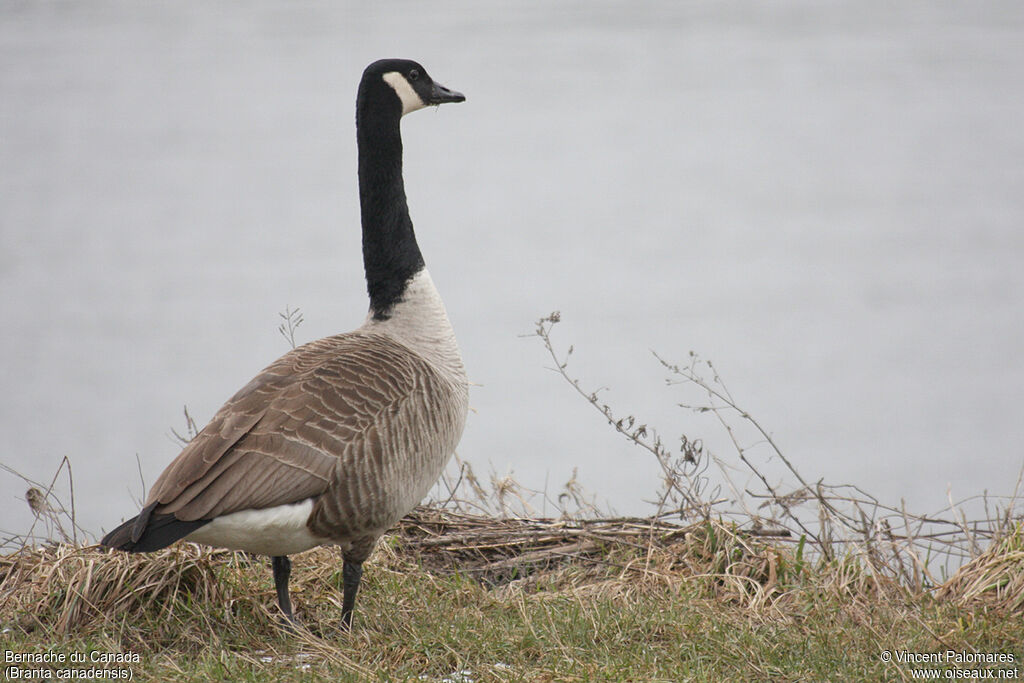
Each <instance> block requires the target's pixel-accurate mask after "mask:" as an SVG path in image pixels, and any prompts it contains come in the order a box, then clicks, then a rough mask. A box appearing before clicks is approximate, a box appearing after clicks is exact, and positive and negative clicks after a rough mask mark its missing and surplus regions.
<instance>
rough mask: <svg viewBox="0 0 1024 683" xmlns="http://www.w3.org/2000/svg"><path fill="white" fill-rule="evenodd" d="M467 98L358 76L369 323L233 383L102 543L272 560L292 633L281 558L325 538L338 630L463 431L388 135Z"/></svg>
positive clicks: (463, 392) (411, 67)
mask: <svg viewBox="0 0 1024 683" xmlns="http://www.w3.org/2000/svg"><path fill="white" fill-rule="evenodd" d="M465 99H466V98H465V97H464V96H463V95H462V94H460V93H457V92H454V91H452V90H448V89H447V88H445V87H443V86H441V85H440V84H438V83H435V82H434V81H433V80H432V79H431V78H430V76H429V75H427V72H426V70H425V69H424V68H423V67H422V66H420V65H419V64H417V63H416V62H413V61H409V60H403V59H385V60H380V61H377V62H374V63H373V64H370V65H369V66H368V67H366V70H365V71H364V72H363V77H362V80H361V81H360V83H359V92H358V96H357V98H356V138H357V143H358V147H359V201H360V206H361V218H362V233H363V265H364V267H365V270H366V285H367V291H368V292H369V295H370V310H369V314H368V315H367V317H366V321H365V322H364V323H363V325H362V326H361V327H360V328H358V329H357V330H355V331H353V332H349V333H347V334H340V335H336V336H333V337H327V338H325V339H320V340H317V341H314V342H311V343H309V344H305V345H304V346H300V347H298V348H296V349H294V350H293V351H291V352H289V353H287V354H285V355H284V356H282V357H281V358H279V359H278V360H277V361H275V362H274V363H273V364H271V365H270V366H269V367H267V368H266V369H265V370H264V371H263V372H261V373H260V374H258V375H257V376H256V377H255V378H254V379H253V380H252V381H251V382H249V383H248V384H246V385H245V386H244V387H242V389H241V390H240V391H239V392H238V393H236V394H235V395H234V396H232V397H231V399H229V400H228V402H227V403H225V404H224V406H223V407H222V408H221V409H220V410H219V411H218V412H217V414H216V415H214V417H213V419H212V420H211V421H210V423H209V424H208V425H206V427H205V428H204V429H203V430H202V431H201V432H200V433H199V434H198V435H196V437H195V438H194V439H192V441H191V442H190V443H189V444H188V445H187V446H186V447H185V449H184V450H183V451H182V452H181V454H180V455H178V457H177V458H176V459H175V460H174V461H173V462H172V463H171V464H170V465H169V466H168V467H167V469H166V470H164V472H163V474H161V475H160V478H159V479H157V481H156V483H155V484H154V485H153V489H152V490H151V491H150V492H149V496H148V498H147V499H146V504H145V506H144V507H143V508H142V512H140V513H139V515H138V516H137V517H134V518H132V519H130V520H128V521H127V522H125V523H124V524H122V525H121V526H119V527H117V528H116V529H114V530H113V531H111V532H110V533H109V534H107V535H106V537H104V539H103V540H102V541H101V543H102V544H103V545H105V546H107V547H110V548H116V549H118V550H125V551H128V552H149V551H153V550H158V549H160V548H164V547H166V546H168V545H170V544H171V543H174V542H175V541H177V540H179V539H182V538H184V539H187V540H190V541H196V542H198V543H204V544H208V545H212V546H218V547H225V548H232V549H235V550H247V551H249V552H253V553H259V554H263V555H270V556H271V558H272V561H271V566H272V567H273V571H274V584H275V587H276V589H277V598H278V604H279V605H280V607H281V611H282V612H283V613H284V615H285V617H286V618H287V619H288V621H289V622H290V621H294V617H293V615H292V607H291V600H290V599H289V595H288V577H289V574H290V572H291V561H290V560H289V559H288V555H291V554H293V553H298V552H302V551H304V550H308V549H310V548H313V547H315V546H317V545H321V544H326V543H334V544H337V545H340V546H341V548H342V557H343V560H344V563H343V569H342V576H343V585H344V598H343V604H342V615H341V616H342V624H343V626H344V628H346V629H347V628H349V627H350V625H351V622H352V608H353V606H354V604H355V597H356V592H357V591H358V589H359V580H360V577H361V576H362V564H363V561H364V560H366V558H367V557H368V556H369V555H370V552H371V550H373V547H374V545H375V543H376V542H377V539H378V538H379V537H380V536H381V535H382V534H383V533H384V532H385V531H386V530H387V529H389V528H390V527H392V526H393V525H394V524H395V523H396V522H398V520H399V519H401V518H402V516H403V515H405V514H406V513H407V512H408V511H409V510H411V509H412V508H413V506H415V505H416V504H417V503H418V502H419V501H420V500H422V498H423V497H424V496H425V495H426V493H427V491H428V490H429V489H430V487H431V486H432V485H433V484H434V482H435V481H436V480H437V477H438V476H439V475H440V473H441V471H442V469H443V468H444V465H445V463H446V462H447V461H448V458H449V457H450V456H451V454H452V452H453V451H454V450H455V447H456V445H458V442H459V439H460V438H461V436H462V429H463V426H464V425H465V421H466V413H467V409H468V405H469V388H468V387H469V385H468V381H467V378H466V371H465V368H464V367H463V364H462V356H461V355H460V353H459V348H458V345H457V344H456V342H455V334H454V332H453V331H452V327H451V324H450V323H449V321H448V315H447V313H446V312H445V308H444V304H443V303H442V302H441V297H440V296H439V295H438V292H437V290H436V289H435V288H434V284H433V282H432V281H431V279H430V275H429V273H428V272H427V269H426V267H425V266H424V262H423V256H422V254H421V253H420V249H419V246H418V245H417V244H416V236H415V234H414V232H413V227H412V220H411V219H410V218H409V208H408V206H407V204H406V198H405V187H404V184H403V180H402V137H401V131H400V125H399V122H400V119H401V117H402V116H404V115H405V114H408V113H409V112H412V111H415V110H417V109H421V108H423V107H426V106H428V105H439V104H442V103H445V102H462V101H464V100H465Z"/></svg>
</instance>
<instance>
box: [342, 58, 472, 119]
mask: <svg viewBox="0 0 1024 683" xmlns="http://www.w3.org/2000/svg"><path fill="white" fill-rule="evenodd" d="M465 99H466V97H465V95H463V94H462V93H460V92H455V91H454V90H450V89H448V88H446V87H444V86H443V85H441V84H440V83H437V82H435V81H434V79H433V78H431V77H430V74H428V73H427V70H426V69H424V68H423V67H422V66H421V65H420V64H418V63H417V62H414V61H412V60H411V59H381V60H378V61H376V62H374V63H373V64H371V65H369V66H368V67H366V70H365V71H363V79H362V81H360V83H359V96H358V101H359V103H360V105H361V106H360V109H361V108H363V107H372V108H374V109H377V110H378V111H377V112H376V113H378V114H383V113H385V112H387V113H397V114H398V116H399V117H402V116H405V115H406V114H408V113H410V112H414V111H416V110H417V109H423V108H424V107H428V106H432V105H439V104H445V103H446V102H463V101H465Z"/></svg>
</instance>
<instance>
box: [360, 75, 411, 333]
mask: <svg viewBox="0 0 1024 683" xmlns="http://www.w3.org/2000/svg"><path fill="white" fill-rule="evenodd" d="M380 85H382V86H383V85H384V84H383V83H381V84H380ZM384 87H387V86H384ZM369 94H370V93H360V95H361V97H360V98H359V103H358V105H357V108H356V141H357V143H358V145H359V204H360V209H361V215H362V225H363V267H364V268H365V269H366V289H367V292H368V293H369V295H370V311H371V313H372V315H373V318H374V319H375V320H387V319H388V318H389V317H391V311H392V309H393V308H394V305H395V304H397V303H398V302H399V301H401V300H402V295H403V293H404V292H405V288H406V285H408V283H409V281H410V280H411V279H412V277H413V276H414V275H415V274H416V273H418V272H419V271H420V270H422V269H423V266H424V262H423V255H422V254H421V253H420V248H419V245H418V244H416V234H415V233H414V232H413V229H412V219H411V218H410V217H409V206H408V204H407V202H406V199H405V183H404V182H403V180H402V134H401V129H400V119H401V106H400V104H399V103H398V98H397V97H394V95H393V94H392V95H391V98H390V99H383V98H380V99H378V98H372V97H365V96H363V95H369ZM375 101H376V102H377V103H378V106H374V102H375ZM395 105H398V106H395Z"/></svg>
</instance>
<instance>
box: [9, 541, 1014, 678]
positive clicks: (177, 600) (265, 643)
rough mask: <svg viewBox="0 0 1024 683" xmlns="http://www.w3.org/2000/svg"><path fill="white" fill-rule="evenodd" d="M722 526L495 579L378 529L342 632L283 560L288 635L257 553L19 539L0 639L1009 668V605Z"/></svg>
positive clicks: (834, 668) (418, 668) (752, 664)
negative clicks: (754, 539) (939, 592)
mask: <svg viewBox="0 0 1024 683" xmlns="http://www.w3.org/2000/svg"><path fill="white" fill-rule="evenodd" d="M726 531H727V530H726V529H718V530H717V532H715V533H714V534H712V533H710V532H709V533H708V535H707V536H706V537H704V538H693V537H691V538H689V539H688V540H687V541H686V543H677V544H674V545H668V546H665V547H658V548H654V547H652V548H649V549H647V551H646V552H644V551H642V550H639V549H635V548H622V547H613V548H608V549H606V550H605V551H603V552H602V553H601V554H600V555H599V556H597V557H595V556H588V557H583V556H580V557H570V558H566V559H565V560H564V561H562V562H560V563H558V564H557V566H552V567H549V568H548V569H547V570H545V571H534V572H532V573H530V572H525V571H524V575H525V578H523V579H522V580H519V581H514V582H512V583H511V584H503V585H500V586H497V587H488V586H487V585H485V584H484V583H483V582H480V581H478V580H476V579H473V578H470V577H469V576H468V575H467V574H465V573H451V572H450V571H447V570H446V571H440V570H437V569H435V570H432V571H428V570H427V569H425V568H424V567H425V566H426V565H427V564H428V563H426V562H425V561H424V558H423V556H421V555H419V554H417V553H415V552H411V551H410V549H409V548H408V547H406V546H405V545H404V544H403V543H401V542H399V541H397V540H393V541H392V542H385V543H382V544H381V547H379V548H378V551H377V552H376V553H375V555H374V557H373V558H371V560H370V562H368V563H367V565H366V572H365V574H364V580H363V586H362V589H361V592H360V595H359V600H358V604H357V608H356V615H355V625H354V629H353V631H352V632H351V633H344V632H342V631H341V627H340V619H339V616H340V602H341V573H340V560H339V558H338V556H337V554H336V553H334V552H332V551H329V550H325V549H320V550H314V551H311V552H309V553H305V554H303V555H298V556H295V558H294V570H293V575H292V586H293V601H294V603H295V606H296V610H297V614H298V616H299V618H300V620H301V621H302V623H303V625H304V628H303V629H302V630H300V631H299V632H298V633H288V632H285V631H282V630H281V629H280V628H279V627H278V625H277V620H276V614H275V597H274V592H273V585H272V580H271V574H270V570H269V567H268V566H267V564H268V563H267V562H265V561H262V560H258V559H249V558H246V557H244V556H243V555H240V554H232V553H227V552H223V551H208V550H201V549H199V548H197V547H195V546H189V545H179V546H177V547H174V548H170V549H167V550H165V551H161V552H159V553H154V554H152V555H150V556H146V557H132V556H127V555H123V554H111V553H106V552H102V551H100V550H98V549H96V548H95V547H85V548H71V547H68V546H62V547H59V548H54V547H51V548H50V549H48V550H46V551H23V552H22V553H20V554H19V555H15V556H10V557H7V558H2V560H0V630H2V631H3V634H2V635H0V651H5V650H11V651H13V652H19V653H23V652H46V651H48V650H52V651H55V652H60V653H65V655H66V656H69V657H70V656H71V655H72V653H86V654H87V653H89V652H90V651H94V650H95V651H99V652H134V653H137V654H138V655H139V659H140V661H139V662H138V663H135V664H122V665H119V666H122V667H130V668H131V669H132V673H133V674H134V679H135V680H154V681H165V680H194V681H267V680H281V681H309V680H331V681H335V680H340V681H362V680H379V681H405V680H426V681H443V680H448V681H470V680H472V681H477V682H482V681H767V680H771V681H892V680H910V676H911V674H910V670H911V668H913V666H912V665H910V664H899V663H889V664H886V663H883V662H882V661H881V660H880V655H881V653H882V651H884V650H890V651H893V650H900V651H902V650H909V651H911V652H920V653H930V652H944V651H946V650H954V651H959V650H965V651H969V652H982V653H1007V654H1012V655H1013V656H1014V657H1015V659H1016V665H1006V664H1003V665H995V666H993V667H991V668H993V669H999V668H1002V669H1007V668H1013V666H1017V667H1018V668H1019V669H1021V668H1024V665H1022V664H1021V662H1024V647H1022V639H1021V633H1024V617H1022V615H1021V614H1020V613H1019V612H1016V613H1013V612H1007V611H1005V610H999V609H993V608H990V607H989V606H988V603H985V602H981V601H977V600H975V601H967V602H965V601H963V600H958V599H956V596H952V595H950V596H946V597H945V598H943V599H942V600H940V599H938V598H936V597H935V594H934V592H925V593H921V594H913V593H911V592H910V591H908V590H906V589H903V588H900V587H898V586H896V585H894V584H892V583H891V582H888V581H884V580H881V579H877V578H875V577H872V576H871V575H870V574H868V573H867V572H866V571H865V570H863V569H862V568H860V567H859V566H858V565H857V564H856V562H853V561H852V560H847V561H846V562H833V563H819V564H817V565H812V564H810V563H809V562H808V561H807V560H806V559H805V558H803V557H798V556H797V553H795V552H790V551H781V550H777V549H773V548H771V547H769V546H764V547H760V546H759V547H757V548H754V550H756V551H758V552H761V553H762V554H761V555H758V556H757V557H761V558H762V559H763V558H765V557H768V558H771V557H774V558H775V560H774V561H768V562H767V563H766V564H764V565H763V566H762V565H758V566H759V567H762V569H758V570H757V571H753V570H750V569H749V567H750V566H754V565H753V564H752V561H753V559H756V558H755V557H751V556H749V552H748V556H745V557H738V555H737V553H738V551H737V547H736V546H735V545H733V546H730V545H729V543H728V542H727V539H726V538H725V537H726V536H727V534H726V533H725V532H726ZM709 539H710V540H713V542H709ZM709 548H711V549H712V552H710V553H707V552H706V551H707V550H708V549H709ZM702 552H703V554H702ZM725 557H731V558H732V564H729V563H727V562H723V558H725ZM744 563H746V566H747V567H748V569H745V570H744V571H743V572H738V571H736V567H739V566H740V565H743V564H744ZM763 567H774V569H773V570H763ZM1009 571H1011V572H1017V574H1018V575H1019V572H1020V568H1019V563H1018V564H1016V565H1012V566H1010V569H1009ZM739 576H745V577H747V578H743V579H739V578H737V577H739ZM307 629H308V630H307ZM5 666H6V665H5ZM81 666H86V668H88V667H87V665H80V668H81ZM113 666H118V665H113ZM967 668H981V667H978V666H974V667H967ZM459 672H462V673H461V674H460V673H459ZM1020 675H1024V671H1021V672H1020Z"/></svg>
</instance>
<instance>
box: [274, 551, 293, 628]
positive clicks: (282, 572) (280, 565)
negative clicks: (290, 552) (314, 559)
mask: <svg viewBox="0 0 1024 683" xmlns="http://www.w3.org/2000/svg"><path fill="white" fill-rule="evenodd" d="M270 566H271V567H273V568H274V588H276V589H277V604H278V605H279V606H280V607H281V613H282V614H284V617H285V619H286V621H285V622H284V623H285V625H290V624H294V623H295V616H294V615H293V614H292V600H291V598H290V597H289V596H288V578H289V577H290V576H291V574H292V561H291V560H289V559H288V556H287V555H276V556H274V557H272V558H271V559H270Z"/></svg>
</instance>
